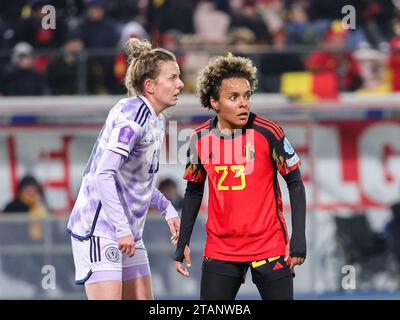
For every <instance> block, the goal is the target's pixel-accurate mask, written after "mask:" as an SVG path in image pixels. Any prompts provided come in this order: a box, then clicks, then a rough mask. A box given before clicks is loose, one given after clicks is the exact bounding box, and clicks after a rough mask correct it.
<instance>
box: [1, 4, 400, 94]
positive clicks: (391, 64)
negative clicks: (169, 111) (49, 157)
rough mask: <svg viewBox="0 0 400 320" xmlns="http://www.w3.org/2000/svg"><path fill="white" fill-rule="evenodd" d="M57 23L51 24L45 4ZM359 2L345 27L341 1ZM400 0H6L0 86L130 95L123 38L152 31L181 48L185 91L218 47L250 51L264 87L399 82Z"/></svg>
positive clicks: (365, 87)
mask: <svg viewBox="0 0 400 320" xmlns="http://www.w3.org/2000/svg"><path fill="white" fill-rule="evenodd" d="M46 4H50V5H53V6H54V7H55V9H56V28H55V29H48V30H45V29H43V28H42V23H41V22H42V18H43V17H44V16H45V13H42V7H43V6H44V5H46ZM346 5H352V6H353V7H354V8H355V14H356V17H355V18H356V28H355V29H345V28H343V26H342V19H343V18H344V17H345V15H346V13H348V12H345V13H342V8H343V7H344V6H346ZM399 17H400V1H397V0H379V1H378V0H335V1H332V0H233V1H229V0H185V1H179V0H129V1H126V0H125V1H124V0H108V1H105V0H47V1H44V0H2V1H1V2H0V75H1V77H0V94H2V95H7V96H9V95H13V96H22V95H63V94H123V93H124V88H123V86H122V84H121V83H122V80H123V77H124V74H125V71H126V68H127V62H126V57H125V55H124V52H123V44H124V43H125V42H126V40H127V39H129V38H130V37H138V38H147V39H149V40H150V41H152V42H153V43H155V44H157V45H159V46H163V47H166V48H168V49H169V50H171V51H173V52H174V53H175V54H176V55H177V57H178V62H179V64H180V66H181V70H182V77H183V80H184V81H185V84H186V87H185V90H186V92H188V93H193V92H194V91H195V78H196V75H197V72H198V71H199V70H200V69H201V68H202V67H203V66H204V65H205V64H206V63H207V61H208V60H209V58H210V57H211V56H213V55H215V54H220V53H226V52H227V51H231V52H234V53H236V54H241V55H244V56H248V57H251V58H252V59H253V60H254V62H255V63H256V65H257V66H258V70H259V78H260V84H259V89H258V92H281V93H285V94H288V95H292V96H301V97H303V98H304V97H305V98H306V99H309V98H311V99H312V98H321V99H336V98H337V97H338V94H339V93H340V92H349V91H350V92H352V91H361V92H364V91H366V92H392V91H399V90H400V19H399Z"/></svg>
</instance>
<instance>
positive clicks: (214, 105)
mask: <svg viewBox="0 0 400 320" xmlns="http://www.w3.org/2000/svg"><path fill="white" fill-rule="evenodd" d="M210 104H211V107H212V108H213V109H214V110H215V112H218V111H219V103H218V100H216V99H215V98H214V97H212V96H211V97H210Z"/></svg>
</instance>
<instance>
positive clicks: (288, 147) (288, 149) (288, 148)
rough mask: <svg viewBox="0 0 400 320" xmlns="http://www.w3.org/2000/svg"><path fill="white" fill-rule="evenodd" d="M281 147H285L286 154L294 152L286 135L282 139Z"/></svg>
mask: <svg viewBox="0 0 400 320" xmlns="http://www.w3.org/2000/svg"><path fill="white" fill-rule="evenodd" d="M283 148H284V149H285V151H286V153H287V154H289V155H291V154H294V149H293V147H292V145H291V144H290V142H289V140H288V139H287V138H286V137H285V139H284V140H283Z"/></svg>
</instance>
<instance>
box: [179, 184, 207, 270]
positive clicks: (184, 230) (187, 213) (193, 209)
mask: <svg viewBox="0 0 400 320" xmlns="http://www.w3.org/2000/svg"><path fill="white" fill-rule="evenodd" d="M204 184H205V182H204V181H203V182H201V183H194V182H191V181H188V183H187V186H186V191H185V195H184V198H183V207H182V220H181V226H180V231H179V239H178V245H177V248H176V252H175V261H176V269H177V271H178V272H179V273H181V274H182V275H184V276H188V275H189V272H188V271H187V270H186V269H184V268H183V266H182V261H183V260H185V262H186V265H187V266H188V267H190V265H191V261H190V250H189V243H190V237H191V236H192V232H193V227H194V224H195V222H196V218H197V215H198V213H199V210H200V206H201V202H202V200H203V193H204Z"/></svg>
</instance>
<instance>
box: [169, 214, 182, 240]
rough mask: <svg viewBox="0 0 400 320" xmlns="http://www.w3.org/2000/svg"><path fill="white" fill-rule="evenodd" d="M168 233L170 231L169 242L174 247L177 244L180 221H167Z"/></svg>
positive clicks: (176, 219)
mask: <svg viewBox="0 0 400 320" xmlns="http://www.w3.org/2000/svg"><path fill="white" fill-rule="evenodd" d="M167 224H168V227H169V231H171V235H172V236H171V242H172V244H173V245H174V246H175V245H176V244H177V243H178V238H179V228H180V226H181V219H180V218H179V217H175V218H171V219H168V220H167Z"/></svg>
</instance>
